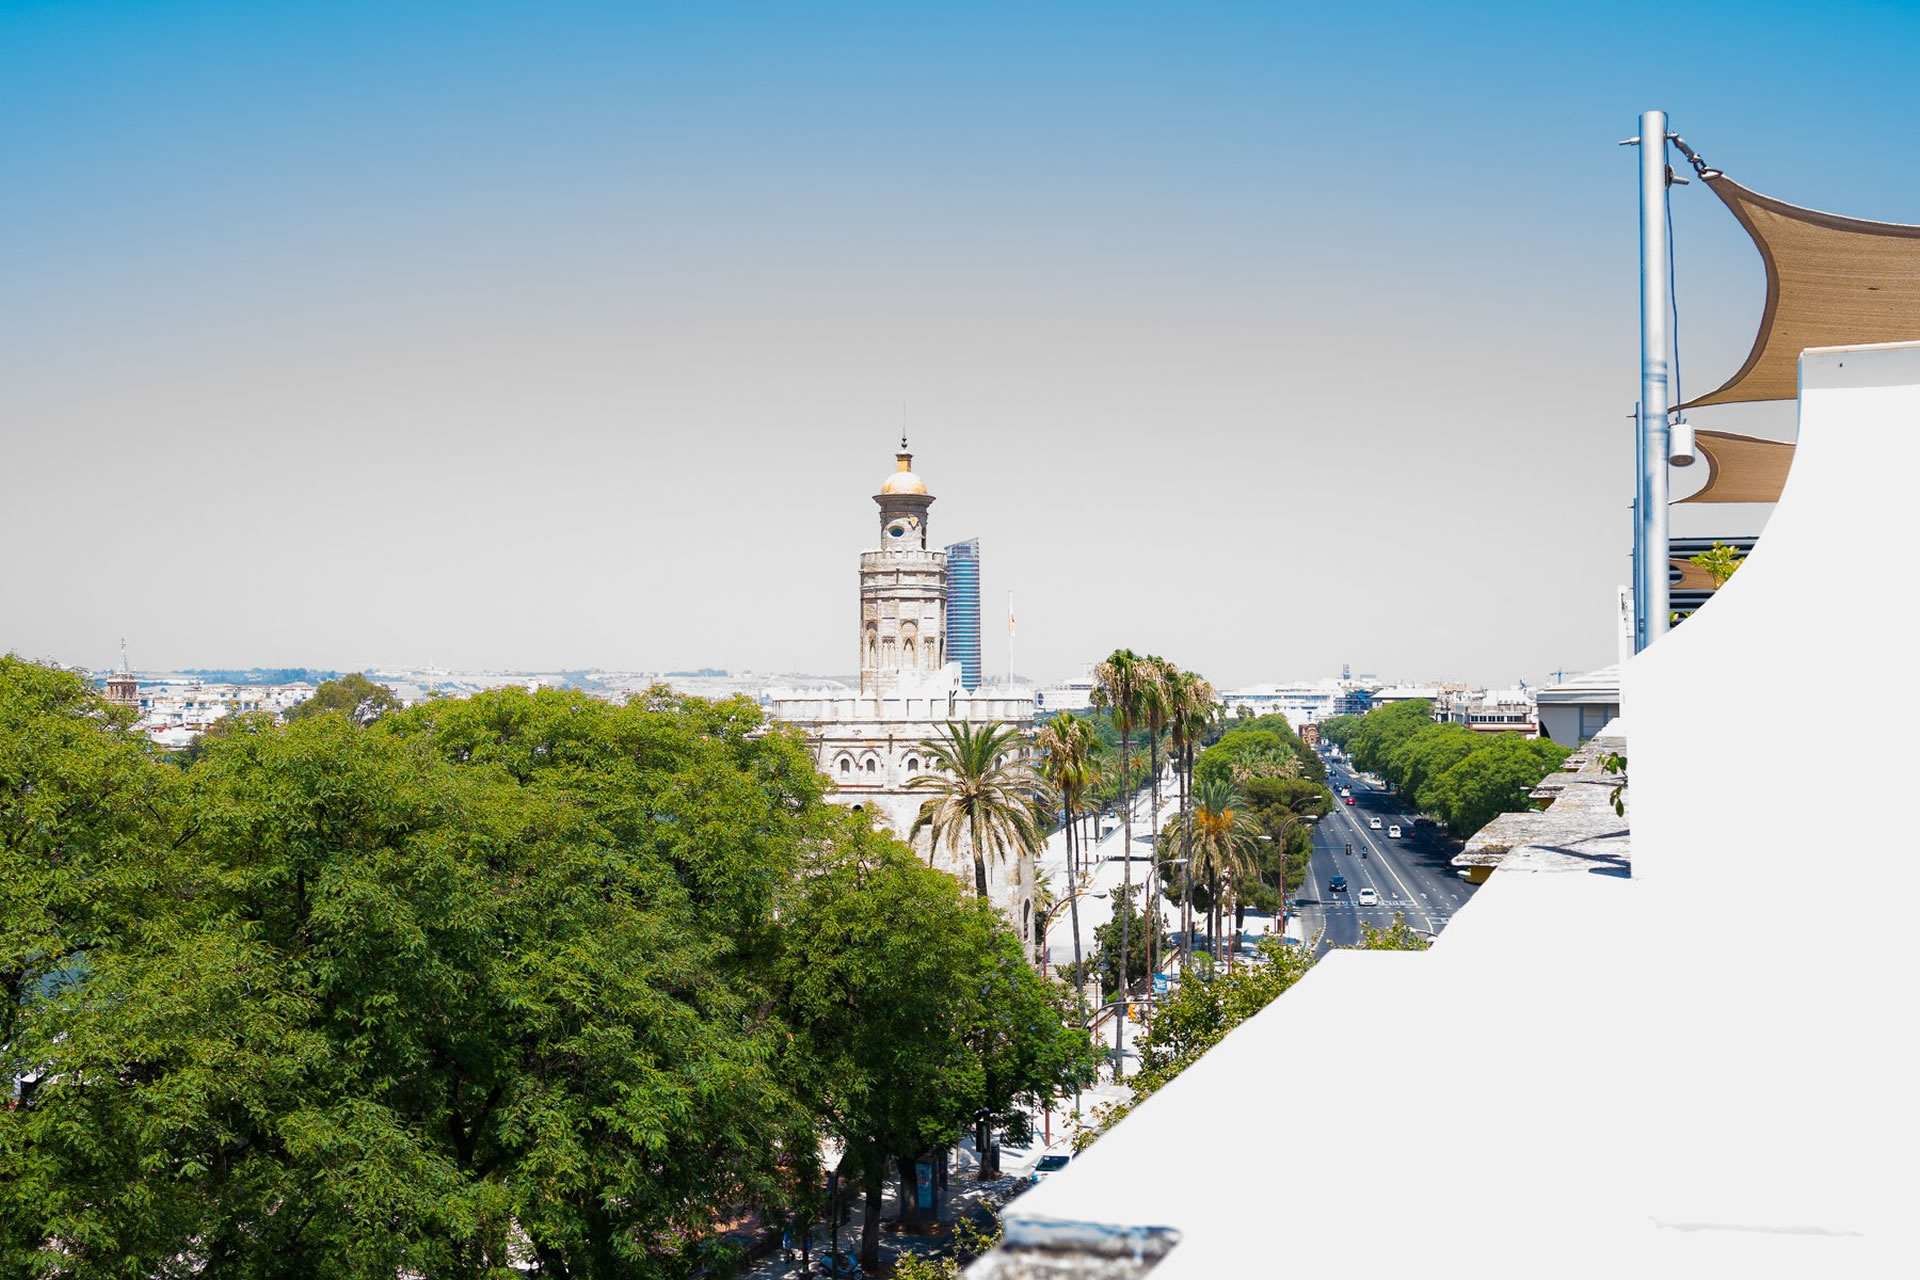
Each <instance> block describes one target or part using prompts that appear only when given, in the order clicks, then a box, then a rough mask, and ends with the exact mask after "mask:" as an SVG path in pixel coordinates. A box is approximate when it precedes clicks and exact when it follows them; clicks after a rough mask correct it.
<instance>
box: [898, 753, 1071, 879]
mask: <svg viewBox="0 0 1920 1280" xmlns="http://www.w3.org/2000/svg"><path fill="white" fill-rule="evenodd" d="M920 745H921V746H923V747H924V748H926V752H927V766H928V768H929V770H930V772H927V773H922V774H919V775H916V776H915V777H914V779H913V781H911V782H909V783H908V784H907V785H908V787H910V788H911V789H913V790H915V791H925V792H927V793H928V797H927V799H925V800H923V801H922V802H921V804H920V814H919V816H918V817H916V818H915V819H914V820H913V829H912V831H910V832H909V833H908V835H909V837H912V836H917V835H919V834H920V832H921V831H922V830H926V831H928V832H929V833H930V835H931V837H932V839H931V842H930V844H929V848H928V857H929V858H930V859H931V857H932V855H933V854H935V853H938V852H939V849H940V846H941V844H943V843H944V844H946V845H948V846H949V847H951V848H953V849H954V850H956V851H957V850H959V849H961V848H965V849H966V850H967V851H968V852H969V853H970V854H972V855H973V886H974V892H975V893H976V895H978V897H979V898H980V900H981V901H983V902H984V901H986V897H987V860H988V859H989V858H991V859H993V860H994V861H1004V860H1005V859H1006V858H1007V857H1008V856H1009V855H1011V856H1013V857H1016V858H1018V857H1021V856H1024V855H1029V854H1032V853H1033V852H1035V851H1036V850H1038V849H1039V847H1040V846H1041V844H1042V843H1043V842H1044V841H1045V840H1046V831H1047V827H1048V819H1047V812H1048V810H1049V809H1050V808H1051V807H1052V806H1053V804H1054V803H1056V801H1057V797H1056V796H1055V795H1054V794H1053V789H1052V787H1051V786H1050V784H1048V782H1047V781H1046V779H1045V778H1044V777H1042V776H1041V774H1040V773H1039V772H1038V771H1037V770H1036V769H1035V768H1034V767H1033V763H1032V761H1031V760H1029V759H1027V757H1026V753H1025V751H1024V750H1023V744H1022V741H1021V737H1020V731H1019V730H1018V729H1016V728H1014V727H1013V726H1011V725H1007V724H1002V723H1001V722H999V721H997V720H996V721H992V722H990V723H987V724H982V725H975V724H968V723H966V722H965V721H949V722H948V723H947V724H946V726H945V727H944V728H943V729H942V731H941V734H940V736H939V737H937V738H933V739H930V740H928V741H926V742H923V743H921V744H920Z"/></svg>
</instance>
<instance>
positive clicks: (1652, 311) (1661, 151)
mask: <svg viewBox="0 0 1920 1280" xmlns="http://www.w3.org/2000/svg"><path fill="white" fill-rule="evenodd" d="M1668 136H1669V135H1668V133H1667V113H1666V112H1664V111H1643V112H1641V113H1640V136H1639V137H1638V138H1635V139H1634V141H1635V142H1637V143H1639V144H1640V430H1639V437H1638V445H1639V448H1638V455H1639V462H1640V485H1639V489H1638V491H1637V492H1636V494H1635V496H1634V504H1633V513H1634V522H1633V563H1634V583H1633V601H1634V609H1633V613H1634V643H1633V648H1634V652H1635V653H1638V652H1639V651H1640V650H1642V649H1644V648H1646V647H1647V646H1648V645H1650V644H1652V643H1653V642H1654V641H1655V640H1658V639H1659V638H1660V637H1661V636H1663V635H1665V634H1666V633H1667V620H1668V618H1669V617H1670V616H1671V615H1670V613H1669V604H1668V600H1667V494H1668V488H1667V465H1668V462H1667V453H1668V445H1669V443H1670V439H1669V430H1668V426H1667V411H1668V409H1669V408H1670V407H1671V398H1672V385H1673V384H1672V369H1673V332H1672V327H1671V323H1670V317H1671V316H1672V314H1673V276H1672V262H1673V259H1672V244H1671V241H1670V239H1669V237H1668V234H1667V184H1668V181H1669V171H1668V169H1667V139H1668Z"/></svg>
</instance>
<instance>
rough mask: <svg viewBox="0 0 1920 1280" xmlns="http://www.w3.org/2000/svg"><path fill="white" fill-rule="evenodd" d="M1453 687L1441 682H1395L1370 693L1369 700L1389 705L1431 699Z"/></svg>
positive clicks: (1381, 704)
mask: <svg viewBox="0 0 1920 1280" xmlns="http://www.w3.org/2000/svg"><path fill="white" fill-rule="evenodd" d="M1453 689H1454V686H1449V685H1440V684H1395V685H1388V686H1387V687H1385V688H1382V689H1375V690H1374V691H1373V692H1372V693H1371V694H1369V695H1368V701H1370V702H1371V703H1372V704H1373V705H1374V706H1376V707H1384V706H1388V705H1390V704H1392V703H1395V702H1412V701H1414V700H1416V699H1420V698H1425V699H1427V700H1429V701H1431V700H1433V699H1435V698H1438V697H1440V696H1441V695H1443V694H1446V693H1448V692H1451V691H1453Z"/></svg>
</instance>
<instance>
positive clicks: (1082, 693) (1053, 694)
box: [1033, 667, 1093, 715]
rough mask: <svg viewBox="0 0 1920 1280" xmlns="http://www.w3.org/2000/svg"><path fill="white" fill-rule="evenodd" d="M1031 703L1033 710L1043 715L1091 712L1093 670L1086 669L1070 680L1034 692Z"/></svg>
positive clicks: (1090, 668)
mask: <svg viewBox="0 0 1920 1280" xmlns="http://www.w3.org/2000/svg"><path fill="white" fill-rule="evenodd" d="M1033 702H1034V708H1035V710H1037V711H1039V712H1040V713H1041V714H1043V715H1056V714H1058V713H1059V712H1062V711H1091V710H1093V668H1092V667H1088V668H1086V670H1084V671H1082V672H1081V673H1080V674H1079V675H1078V676H1076V677H1074V678H1073V679H1071V680H1062V681H1061V682H1060V683H1059V684H1050V685H1048V686H1047V687H1046V688H1044V689H1036V690H1034V694H1033Z"/></svg>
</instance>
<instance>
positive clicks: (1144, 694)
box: [1127, 654, 1180, 1012]
mask: <svg viewBox="0 0 1920 1280" xmlns="http://www.w3.org/2000/svg"><path fill="white" fill-rule="evenodd" d="M1145 667H1146V679H1145V681H1144V682H1143V683H1142V685H1141V687H1140V719H1141V721H1142V723H1143V724H1144V725H1145V727H1146V730H1147V777H1148V778H1150V779H1151V780H1152V788H1153V798H1152V801H1151V807H1150V808H1149V809H1148V810H1147V838H1148V840H1149V842H1156V841H1158V839H1159V836H1160V747H1161V744H1162V742H1163V741H1164V740H1165V738H1166V732H1167V724H1168V722H1169V721H1170V720H1171V719H1172V718H1173V716H1174V715H1175V714H1176V712H1177V710H1178V708H1177V707H1176V706H1175V702H1174V698H1175V691H1174V690H1173V688H1172V684H1173V682H1174V681H1175V680H1176V679H1177V678H1178V676H1179V673H1180V669H1179V668H1178V667H1176V666H1174V665H1173V664H1172V663H1171V662H1168V661H1167V660H1166V659H1165V658H1162V657H1159V656H1157V655H1154V654H1149V655H1147V657H1146V659H1145ZM1149 847H1151V843H1150V844H1149ZM1127 852H1128V858H1127V861H1128V863H1129V864H1131V863H1132V861H1133V859H1132V852H1133V851H1132V848H1131V847H1129V848H1128V851H1127ZM1158 880H1159V877H1158V876H1155V877H1153V879H1151V880H1149V881H1147V912H1146V919H1147V971H1148V972H1149V973H1152V972H1156V971H1157V970H1158V969H1159V967H1160V964H1159V959H1160V906H1159V903H1158V901H1157V900H1156V893H1155V890H1156V888H1157V882H1158ZM1146 1006H1147V1009H1148V1011H1149V1012H1151V1011H1152V1009H1153V987H1152V985H1151V984H1149V985H1148V987H1147V997H1146Z"/></svg>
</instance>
